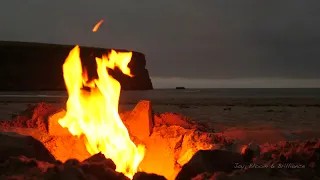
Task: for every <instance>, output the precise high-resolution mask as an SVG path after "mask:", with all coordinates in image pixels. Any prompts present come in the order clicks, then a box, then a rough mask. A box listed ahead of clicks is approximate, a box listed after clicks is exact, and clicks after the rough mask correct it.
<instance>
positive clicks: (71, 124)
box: [59, 46, 145, 178]
mask: <svg viewBox="0 0 320 180" xmlns="http://www.w3.org/2000/svg"><path fill="white" fill-rule="evenodd" d="M131 56H132V53H131V52H126V53H124V52H123V53H119V52H116V51H114V50H112V51H111V53H110V54H109V55H108V56H105V55H104V56H102V58H96V63H97V74H98V77H99V78H98V79H95V80H94V81H93V82H92V83H86V81H87V80H88V77H87V75H86V73H85V72H86V71H84V72H83V71H82V65H81V59H80V48H79V46H75V47H74V48H73V49H72V50H71V51H70V53H69V56H68V57H67V58H66V60H65V62H64V64H63V77H64V81H65V85H66V88H67V91H68V95H69V98H68V101H67V104H66V106H67V113H66V115H65V117H63V118H62V119H60V120H59V124H60V125H61V126H62V127H66V128H68V129H69V131H70V133H71V134H73V135H76V136H80V135H82V134H84V135H85V136H86V139H87V141H86V148H87V150H88V152H89V153H90V154H91V155H94V154H97V153H99V152H101V153H102V154H104V155H105V157H106V158H110V159H112V160H113V162H114V163H115V164H116V171H118V172H122V173H124V174H125V175H126V176H127V177H129V178H132V177H133V175H134V174H135V173H136V172H137V169H138V166H139V164H140V162H141V161H142V159H143V158H144V153H145V148H144V146H142V145H138V147H137V146H136V145H135V144H134V143H133V142H132V141H131V139H130V136H129V133H128V130H127V128H126V127H125V125H124V124H123V122H122V120H121V118H120V116H119V114H118V103H119V96H120V89H121V86H120V83H119V82H118V81H117V80H116V79H114V78H113V77H112V76H110V75H109V74H108V71H107V70H106V69H107V68H111V69H114V68H115V67H118V68H119V69H120V70H121V71H122V72H123V73H124V74H126V75H128V76H132V75H131V73H130V69H129V68H128V63H129V62H130V60H131ZM83 86H86V87H89V89H90V91H84V90H82V87H83Z"/></svg>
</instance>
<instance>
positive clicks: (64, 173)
mask: <svg viewBox="0 0 320 180" xmlns="http://www.w3.org/2000/svg"><path fill="white" fill-rule="evenodd" d="M44 177H45V179H46V180H57V179H59V180H85V179H86V178H85V174H84V172H83V171H82V170H81V169H80V168H79V167H76V166H65V167H62V165H60V168H59V169H57V168H50V169H48V171H47V172H46V173H45V175H44Z"/></svg>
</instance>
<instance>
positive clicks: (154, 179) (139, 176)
mask: <svg viewBox="0 0 320 180" xmlns="http://www.w3.org/2000/svg"><path fill="white" fill-rule="evenodd" d="M133 180H166V178H165V177H163V176H160V175H157V174H148V173H145V172H137V173H136V174H135V175H134V176H133Z"/></svg>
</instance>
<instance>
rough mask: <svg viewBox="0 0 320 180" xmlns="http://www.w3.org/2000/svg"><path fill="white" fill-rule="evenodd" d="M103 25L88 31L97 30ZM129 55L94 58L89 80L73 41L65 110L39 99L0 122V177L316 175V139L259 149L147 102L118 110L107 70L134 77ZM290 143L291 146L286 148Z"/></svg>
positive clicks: (183, 179) (116, 88)
mask: <svg viewBox="0 0 320 180" xmlns="http://www.w3.org/2000/svg"><path fill="white" fill-rule="evenodd" d="M102 22H103V21H100V22H99V23H98V24H96V26H95V27H94V28H93V30H92V31H93V32H96V31H97V29H98V28H99V26H100V25H101V24H102ZM131 56H132V53H131V52H116V51H114V50H112V51H111V52H110V53H109V54H105V55H102V57H96V64H97V69H96V72H97V75H98V77H97V78H95V79H93V80H92V79H90V78H89V75H88V73H87V70H86V68H85V67H82V64H81V58H80V47H79V46H78V45H76V46H75V47H74V48H73V49H72V50H71V51H70V53H69V55H68V57H67V58H66V60H65V62H64V64H63V67H62V68H63V77H64V81H65V86H66V89H67V92H68V99H67V102H66V110H64V109H61V108H58V107H56V106H53V105H52V104H47V103H38V104H36V105H30V106H29V108H28V109H27V110H26V111H23V112H21V113H20V114H19V115H18V116H17V117H16V118H15V119H14V120H9V121H0V130H1V131H0V141H1V146H0V179H66V178H67V179H86V180H87V179H88V180H96V179H114V180H129V179H133V180H145V179H148V180H149V179H157V180H166V179H169V180H173V179H175V180H187V179H199V180H201V179H234V178H233V177H239V179H252V177H253V175H254V176H256V175H259V176H257V177H254V179H264V178H265V177H267V178H268V179H269V177H271V176H270V174H272V176H274V177H276V176H277V177H280V178H281V179H284V177H295V176H297V175H296V174H290V173H292V172H293V171H287V170H283V168H282V169H281V168H258V170H259V173H258V174H257V172H258V171H257V170H255V168H246V167H251V165H252V164H254V165H255V166H254V167H261V165H262V166H263V167H265V166H266V165H269V164H270V163H271V164H272V165H278V164H279V163H280V164H283V163H287V164H288V163H289V164H290V163H291V164H290V166H287V165H286V166H285V167H289V170H290V168H296V169H297V168H300V169H306V170H307V171H299V173H301V172H302V173H305V174H303V175H299V177H307V178H304V179H312V178H311V176H310V175H312V173H313V175H314V174H316V175H319V174H320V170H319V167H320V159H319V152H320V151H319V149H320V141H318V140H313V141H307V142H305V143H302V144H298V145H297V144H294V143H292V144H290V143H284V144H280V145H276V146H273V145H269V146H266V147H265V149H264V150H263V149H261V148H260V147H262V146H259V145H258V144H255V143H250V144H248V145H244V143H242V144H240V143H239V144H236V143H235V141H234V140H233V139H231V138H230V137H229V138H228V137H227V136H226V135H225V134H223V133H216V132H215V131H214V129H213V128H212V127H211V126H209V125H204V124H201V123H198V122H196V121H193V120H190V119H189V118H187V117H185V116H182V115H181V114H176V113H162V114H156V113H154V112H153V110H152V105H151V102H150V101H148V100H141V101H139V102H138V104H137V105H136V106H135V108H134V109H133V110H131V111H129V112H122V113H119V110H118V109H119V97H120V91H121V85H120V83H119V82H118V81H117V80H116V79H115V78H113V77H112V76H111V75H110V72H108V69H111V70H115V69H118V70H120V71H121V72H122V73H123V74H124V75H127V76H129V77H133V75H132V74H131V71H130V69H129V68H128V64H129V62H130V61H131ZM248 136H249V135H248ZM239 145H240V146H239ZM243 147H244V148H243ZM275 147H277V148H278V149H277V150H276V151H275ZM288 148H289V149H290V153H288V151H287V149H288ZM294 148H295V149H297V151H293V150H291V149H294ZM240 151H242V152H240ZM292 162H298V163H296V164H292ZM235 165H236V166H235ZM281 167H282V166H281ZM317 168H318V169H317ZM265 169H270V172H272V173H270V172H269V170H268V172H267V173H266V172H265ZM319 176H320V175H319ZM260 177H261V178H260Z"/></svg>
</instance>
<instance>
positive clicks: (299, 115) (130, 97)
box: [0, 91, 320, 130]
mask: <svg viewBox="0 0 320 180" xmlns="http://www.w3.org/2000/svg"><path fill="white" fill-rule="evenodd" d="M51 94H52V93H51ZM66 100H67V97H65V96H64V95H50V96H49V95H43V96H42V95H40V96H38V95H37V96H33V95H28V96H4V95H2V96H0V106H1V108H0V119H1V120H10V119H12V118H14V117H15V115H17V114H18V113H19V112H21V111H23V110H24V109H26V108H27V106H28V104H34V103H38V102H46V103H51V104H53V105H55V106H58V107H62V108H65V102H66ZM139 100H150V101H151V102H152V105H153V110H154V112H155V113H163V112H173V113H180V114H182V115H184V116H187V117H189V118H191V119H192V120H195V121H198V122H202V123H203V122H205V123H212V124H213V125H214V126H216V129H217V130H223V129H225V128H227V127H265V126H271V127H274V128H280V129H285V130H318V128H317V127H319V125H320V121H319V118H320V98H305V97H303V98H301V97H292V98H289V97H282V98H274V97H262V98H245V97H244V98H240V97H237V98H228V97H226V98H217V97H194V96H189V97H188V96H187V97H186V96H183V97H178V96H176V97H170V96H169V97H163V96H162V97H159V96H150V92H149V94H147V93H143V91H138V92H137V93H133V92H130V93H126V94H125V93H124V95H123V96H121V97H120V105H119V111H120V112H123V111H127V110H131V109H133V108H134V106H135V105H136V104H137V103H138V102H139Z"/></svg>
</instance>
